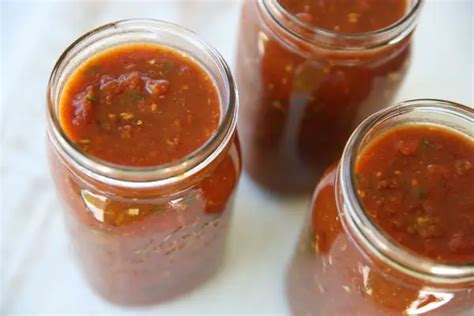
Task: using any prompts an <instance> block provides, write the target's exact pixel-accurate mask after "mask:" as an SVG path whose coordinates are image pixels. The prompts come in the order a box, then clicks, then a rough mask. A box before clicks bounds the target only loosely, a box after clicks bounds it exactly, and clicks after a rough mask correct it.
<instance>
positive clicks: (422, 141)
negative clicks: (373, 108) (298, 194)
mask: <svg viewBox="0 0 474 316" xmlns="http://www.w3.org/2000/svg"><path fill="white" fill-rule="evenodd" d="M473 126H474V110H473V109H472V108H468V107H465V106H462V105H459V104H455V103H452V102H447V101H441V100H413V101H407V102H404V103H401V104H399V105H397V106H395V107H391V108H388V109H386V110H383V111H381V112H379V113H376V114H374V115H372V116H371V117H369V118H368V119H366V120H365V121H364V122H363V123H362V124H361V125H360V126H359V127H358V128H357V129H356V130H355V131H354V133H353V134H352V136H351V137H350V139H349V141H348V143H347V145H346V147H345V149H344V152H343V154H342V158H341V160H340V162H339V163H338V164H334V165H333V166H332V167H330V168H329V169H328V170H327V171H326V172H325V174H324V176H323V177H322V179H321V181H320V182H319V184H318V186H317V187H316V190H315V192H314V196H313V202H312V206H311V211H310V214H309V216H308V217H307V220H306V223H305V228H304V230H303V233H302V236H301V239H300V243H299V245H298V247H297V249H296V251H295V254H294V257H293V260H292V262H291V264H290V268H289V273H288V279H287V281H288V284H287V285H288V298H289V302H290V306H291V309H292V311H293V312H294V313H295V314H296V315H335V316H336V315H459V314H462V313H469V312H472V308H473V307H474V291H473V290H474V130H473ZM463 315H464V314H463ZM466 315H467V314H466Z"/></svg>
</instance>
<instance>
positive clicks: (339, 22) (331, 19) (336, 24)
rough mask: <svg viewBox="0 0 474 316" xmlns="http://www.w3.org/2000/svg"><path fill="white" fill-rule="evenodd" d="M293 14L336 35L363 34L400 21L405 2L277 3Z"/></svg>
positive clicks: (338, 0) (313, 0) (336, 0)
mask: <svg viewBox="0 0 474 316" xmlns="http://www.w3.org/2000/svg"><path fill="white" fill-rule="evenodd" d="M278 2H279V3H280V4H281V5H282V6H283V7H284V8H285V9H286V10H287V11H289V12H290V13H292V14H294V15H296V16H297V17H298V18H299V19H300V20H303V21H305V22H307V23H310V24H312V25H314V26H318V27H321V28H325V29H328V30H332V31H336V32H346V33H362V32H370V31H375V30H379V29H382V28H384V27H387V26H389V25H391V24H394V23H395V22H397V21H398V20H399V19H400V18H402V17H403V16H404V14H405V12H406V7H407V3H406V0H383V1H381V0H297V1H295V0H278Z"/></svg>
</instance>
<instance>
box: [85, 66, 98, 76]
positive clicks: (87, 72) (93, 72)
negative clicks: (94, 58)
mask: <svg viewBox="0 0 474 316" xmlns="http://www.w3.org/2000/svg"><path fill="white" fill-rule="evenodd" d="M101 68H102V66H101V65H99V64H96V65H91V66H90V67H89V68H87V69H86V70H84V76H86V77H92V76H94V75H96V74H97V73H98V72H99V71H100V69H101Z"/></svg>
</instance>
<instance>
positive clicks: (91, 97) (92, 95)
mask: <svg viewBox="0 0 474 316" xmlns="http://www.w3.org/2000/svg"><path fill="white" fill-rule="evenodd" d="M86 100H87V101H89V102H91V103H95V101H97V97H96V96H95V95H94V94H92V93H90V94H88V95H87V96H86Z"/></svg>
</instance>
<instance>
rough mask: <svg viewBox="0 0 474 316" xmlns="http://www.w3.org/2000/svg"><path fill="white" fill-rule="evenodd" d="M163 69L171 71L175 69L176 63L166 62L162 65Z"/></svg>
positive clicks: (166, 71)
mask: <svg viewBox="0 0 474 316" xmlns="http://www.w3.org/2000/svg"><path fill="white" fill-rule="evenodd" d="M161 70H163V71H164V72H165V73H169V72H171V71H173V70H174V65H173V63H171V62H165V63H164V64H163V65H162V66H161Z"/></svg>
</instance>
